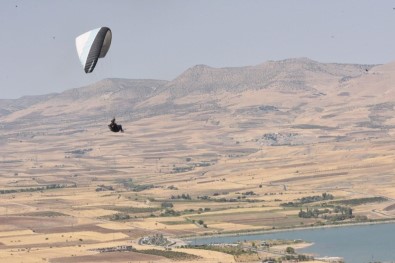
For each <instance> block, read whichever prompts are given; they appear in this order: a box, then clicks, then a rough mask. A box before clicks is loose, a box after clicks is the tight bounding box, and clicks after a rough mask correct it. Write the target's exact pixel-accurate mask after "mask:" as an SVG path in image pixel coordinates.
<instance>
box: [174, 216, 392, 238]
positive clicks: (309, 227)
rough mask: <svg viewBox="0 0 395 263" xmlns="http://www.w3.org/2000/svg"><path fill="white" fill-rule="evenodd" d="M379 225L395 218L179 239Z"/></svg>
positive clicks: (389, 222)
mask: <svg viewBox="0 0 395 263" xmlns="http://www.w3.org/2000/svg"><path fill="white" fill-rule="evenodd" d="M377 224H395V218H393V219H389V220H381V221H371V222H352V223H343V224H331V225H322V226H302V227H292V228H282V229H266V230H252V231H241V232H235V233H229V232H228V233H227V232H224V233H213V234H205V235H195V236H186V237H179V239H181V240H183V241H184V242H186V243H189V242H192V241H193V240H194V239H204V238H214V237H233V236H242V235H259V234H272V233H280V232H291V231H299V230H315V229H324V228H341V227H350V226H351V227H352V226H363V225H377Z"/></svg>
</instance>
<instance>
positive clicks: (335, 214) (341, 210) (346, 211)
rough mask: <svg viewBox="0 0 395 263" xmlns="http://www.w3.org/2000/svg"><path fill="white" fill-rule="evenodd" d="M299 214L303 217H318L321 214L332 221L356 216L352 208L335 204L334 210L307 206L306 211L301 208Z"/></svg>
mask: <svg viewBox="0 0 395 263" xmlns="http://www.w3.org/2000/svg"><path fill="white" fill-rule="evenodd" d="M298 215H299V217H301V218H318V217H319V216H320V215H321V217H322V218H323V219H326V220H330V221H342V220H345V219H350V218H353V217H354V215H353V213H352V208H351V207H343V206H335V207H334V208H333V210H330V209H328V208H325V209H317V208H313V209H309V208H307V209H306V211H303V210H302V208H301V209H300V212H299V214H298Z"/></svg>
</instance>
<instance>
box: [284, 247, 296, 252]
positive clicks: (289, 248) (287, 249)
mask: <svg viewBox="0 0 395 263" xmlns="http://www.w3.org/2000/svg"><path fill="white" fill-rule="evenodd" d="M285 252H286V253H287V254H295V249H294V248H293V247H287V248H286V249H285Z"/></svg>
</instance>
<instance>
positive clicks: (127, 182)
mask: <svg viewBox="0 0 395 263" xmlns="http://www.w3.org/2000/svg"><path fill="white" fill-rule="evenodd" d="M119 183H120V184H122V185H123V187H125V188H126V189H127V190H129V191H133V192H141V191H144V190H147V189H151V188H154V187H155V186H154V185H153V184H135V183H133V180H132V179H131V178H128V179H122V180H120V181H119Z"/></svg>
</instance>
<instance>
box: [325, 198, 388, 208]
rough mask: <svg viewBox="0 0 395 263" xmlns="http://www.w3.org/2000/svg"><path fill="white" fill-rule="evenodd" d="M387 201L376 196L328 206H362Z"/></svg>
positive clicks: (341, 201)
mask: <svg viewBox="0 0 395 263" xmlns="http://www.w3.org/2000/svg"><path fill="white" fill-rule="evenodd" d="M386 201H388V199H387V198H385V197H381V196H377V197H364V198H354V199H347V200H338V201H332V202H330V204H342V205H350V206H357V205H363V204H368V203H380V202H386Z"/></svg>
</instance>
